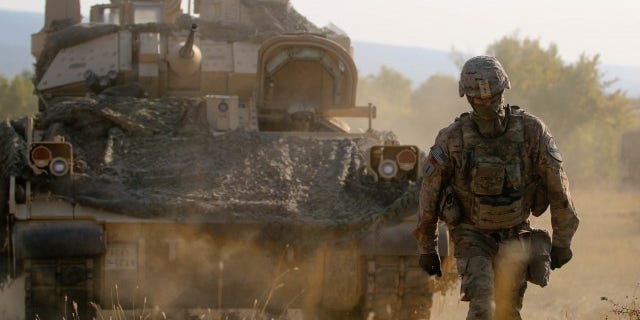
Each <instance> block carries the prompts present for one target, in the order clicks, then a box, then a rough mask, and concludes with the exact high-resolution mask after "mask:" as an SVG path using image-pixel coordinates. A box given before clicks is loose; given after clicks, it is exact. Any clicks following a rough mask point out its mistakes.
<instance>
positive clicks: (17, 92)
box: [0, 71, 38, 119]
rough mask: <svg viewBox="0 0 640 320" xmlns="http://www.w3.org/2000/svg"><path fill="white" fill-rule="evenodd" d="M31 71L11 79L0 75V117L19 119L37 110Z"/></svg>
mask: <svg viewBox="0 0 640 320" xmlns="http://www.w3.org/2000/svg"><path fill="white" fill-rule="evenodd" d="M37 106H38V104H37V98H36V96H34V95H33V83H32V82H31V73H29V72H27V71H24V72H22V73H20V74H18V75H16V76H14V77H13V79H11V81H9V80H8V79H7V78H5V77H4V76H0V119H7V118H9V119H18V118H21V117H24V116H27V115H33V114H35V113H36V112H37Z"/></svg>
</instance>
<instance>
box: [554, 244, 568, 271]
mask: <svg viewBox="0 0 640 320" xmlns="http://www.w3.org/2000/svg"><path fill="white" fill-rule="evenodd" d="M572 257H573V252H571V248H561V247H556V246H553V247H551V270H554V269H556V268H558V269H560V267H562V266H564V265H565V264H566V263H567V262H569V260H571V258H572Z"/></svg>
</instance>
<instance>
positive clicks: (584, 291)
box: [432, 186, 640, 320]
mask: <svg viewBox="0 0 640 320" xmlns="http://www.w3.org/2000/svg"><path fill="white" fill-rule="evenodd" d="M573 196H574V202H575V206H576V209H577V210H578V215H579V217H580V220H581V221H580V227H579V229H578V232H577V233H576V236H575V238H574V240H573V244H572V246H573V253H574V258H573V260H572V261H571V262H570V263H569V264H567V265H566V266H563V267H562V268H561V269H559V270H555V271H553V272H552V274H551V281H550V283H549V285H547V287H545V288H540V287H538V286H535V285H531V284H529V287H528V289H527V293H526V295H525V301H524V308H523V311H522V316H523V318H524V319H536V320H538V319H540V320H556V319H557V320H560V319H562V320H578V319H579V320H592V319H594V320H595V319H599V320H602V319H635V318H629V317H628V316H627V317H625V316H621V315H615V314H614V313H613V312H612V308H613V307H612V305H611V303H609V302H607V301H603V300H602V299H601V298H602V297H607V298H609V299H610V300H611V301H615V302H617V303H620V304H622V305H627V306H632V304H633V302H634V297H636V298H638V297H639V296H640V189H630V188H627V189H623V188H621V187H611V186H599V188H595V187H590V188H584V187H580V186H573ZM533 224H534V225H535V226H537V227H545V228H548V229H549V230H550V215H549V212H546V213H545V214H544V215H542V216H541V217H539V218H534V220H533ZM458 295H459V293H458V290H457V289H456V290H454V292H450V293H448V294H447V295H445V296H438V297H436V298H435V300H434V308H433V310H432V319H464V318H465V315H466V310H467V303H464V302H459V301H458ZM635 303H636V305H635V308H636V309H640V304H639V301H638V300H635Z"/></svg>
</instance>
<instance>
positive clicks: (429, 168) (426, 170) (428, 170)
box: [423, 161, 436, 177]
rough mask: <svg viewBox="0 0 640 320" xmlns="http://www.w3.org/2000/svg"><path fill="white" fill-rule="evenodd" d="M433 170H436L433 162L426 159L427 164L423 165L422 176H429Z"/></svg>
mask: <svg viewBox="0 0 640 320" xmlns="http://www.w3.org/2000/svg"><path fill="white" fill-rule="evenodd" d="M434 171H436V167H435V166H434V165H433V163H431V161H428V162H427V164H426V165H425V166H424V174H423V176H425V177H429V176H431V175H432V174H433V172H434Z"/></svg>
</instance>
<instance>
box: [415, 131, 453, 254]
mask: <svg viewBox="0 0 640 320" xmlns="http://www.w3.org/2000/svg"><path fill="white" fill-rule="evenodd" d="M446 140H447V139H446V134H443V133H442V132H441V133H440V134H438V138H437V139H436V143H435V145H434V146H433V147H431V151H430V152H429V155H428V156H427V158H426V160H425V164H424V166H423V169H424V172H423V176H422V186H421V189H420V206H419V209H418V224H417V226H416V229H415V231H414V236H415V237H416V239H417V240H418V251H419V253H420V254H425V253H433V252H436V238H437V236H436V230H437V227H438V210H439V208H438V207H439V204H440V197H441V194H442V190H443V189H444V187H445V186H446V184H447V183H448V181H449V176H450V171H451V165H450V157H449V156H448V150H447V148H446Z"/></svg>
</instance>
